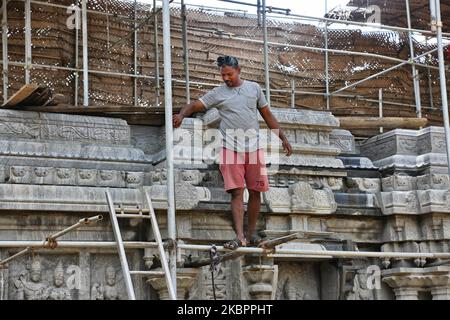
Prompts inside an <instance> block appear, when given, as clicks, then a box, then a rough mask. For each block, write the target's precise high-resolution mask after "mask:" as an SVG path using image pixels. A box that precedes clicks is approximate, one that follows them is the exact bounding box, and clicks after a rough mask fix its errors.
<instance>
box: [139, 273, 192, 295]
mask: <svg viewBox="0 0 450 320" xmlns="http://www.w3.org/2000/svg"><path fill="white" fill-rule="evenodd" d="M155 271H156V269H155ZM158 271H161V270H160V269H158ZM198 273H199V270H198V269H194V268H178V269H177V300H186V299H189V293H190V291H191V288H192V286H193V285H194V282H195V280H196V279H197V276H198ZM146 282H147V284H149V285H151V286H152V288H153V289H155V291H156V292H157V293H158V296H159V299H160V300H170V295H169V290H168V289H167V282H166V279H165V277H147V280H146Z"/></svg>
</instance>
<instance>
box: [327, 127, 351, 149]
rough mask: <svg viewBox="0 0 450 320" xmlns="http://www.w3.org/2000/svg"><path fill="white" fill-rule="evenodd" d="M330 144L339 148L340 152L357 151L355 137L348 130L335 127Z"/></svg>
mask: <svg viewBox="0 0 450 320" xmlns="http://www.w3.org/2000/svg"><path fill="white" fill-rule="evenodd" d="M330 145H332V146H334V147H336V148H339V150H340V153H343V154H354V153H356V147H355V138H354V137H353V135H352V134H351V132H350V131H348V130H342V129H334V130H333V131H331V133H330Z"/></svg>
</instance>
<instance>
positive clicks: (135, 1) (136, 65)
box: [133, 0, 138, 106]
mask: <svg viewBox="0 0 450 320" xmlns="http://www.w3.org/2000/svg"><path fill="white" fill-rule="evenodd" d="M136 16H137V0H134V46H133V55H134V57H133V58H134V61H133V65H134V67H133V68H134V75H135V76H136V75H137V71H138V70H137V69H138V59H137V51H138V30H137V29H138V28H137V22H136ZM137 91H138V88H137V78H136V77H134V79H133V97H134V105H135V106H137V105H138V93H137Z"/></svg>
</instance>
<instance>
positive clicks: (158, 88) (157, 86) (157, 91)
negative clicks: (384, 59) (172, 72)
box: [153, 0, 161, 106]
mask: <svg viewBox="0 0 450 320" xmlns="http://www.w3.org/2000/svg"><path fill="white" fill-rule="evenodd" d="M153 16H154V33H153V35H154V37H153V42H154V46H155V81H156V83H155V95H156V103H155V104H156V106H159V98H160V95H161V85H160V82H159V77H160V75H159V38H158V14H157V13H156V0H153Z"/></svg>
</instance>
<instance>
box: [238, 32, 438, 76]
mask: <svg viewBox="0 0 450 320" xmlns="http://www.w3.org/2000/svg"><path fill="white" fill-rule="evenodd" d="M231 39H233V40H238V41H244V42H251V43H258V44H264V41H261V40H256V39H250V38H241V37H231ZM267 44H268V45H271V46H274V47H283V48H296V49H302V50H306V51H315V52H323V51H325V48H319V47H307V46H300V45H294V44H289V43H278V42H267ZM326 51H328V52H331V53H335V54H344V55H355V56H363V57H372V58H378V59H382V60H387V61H393V62H398V63H400V62H405V63H410V61H409V60H402V59H399V58H394V57H388V56H383V55H381V54H375V53H368V52H357V51H348V50H337V49H327V50H326ZM414 65H416V66H420V67H424V68H430V69H435V70H439V68H438V67H434V66H430V65H426V64H423V63H414Z"/></svg>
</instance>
